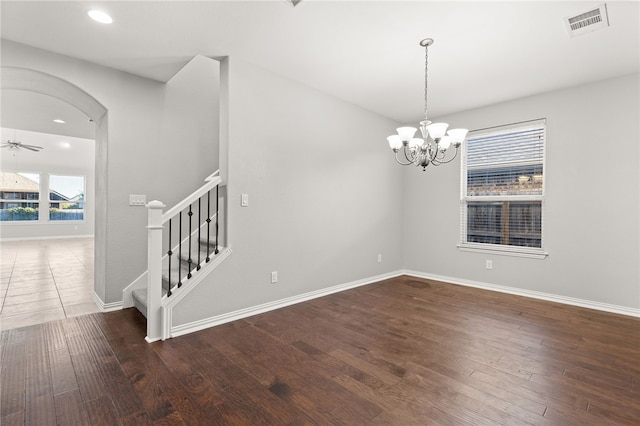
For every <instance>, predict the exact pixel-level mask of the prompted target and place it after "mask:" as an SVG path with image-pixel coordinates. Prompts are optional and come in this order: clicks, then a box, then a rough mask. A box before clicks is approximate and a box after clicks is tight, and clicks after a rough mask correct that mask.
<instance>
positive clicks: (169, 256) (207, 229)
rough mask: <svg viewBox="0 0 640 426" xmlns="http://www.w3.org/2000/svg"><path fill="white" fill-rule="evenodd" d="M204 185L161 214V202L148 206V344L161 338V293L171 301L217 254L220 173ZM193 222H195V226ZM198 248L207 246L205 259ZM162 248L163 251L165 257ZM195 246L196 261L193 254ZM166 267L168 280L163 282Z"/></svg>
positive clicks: (209, 178)
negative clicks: (174, 294)
mask: <svg viewBox="0 0 640 426" xmlns="http://www.w3.org/2000/svg"><path fill="white" fill-rule="evenodd" d="M205 182H206V183H205V184H204V185H203V186H201V187H200V188H198V189H197V190H196V191H194V192H193V193H192V194H191V195H189V196H188V197H186V198H185V199H184V200H182V201H180V202H179V203H178V204H176V205H175V206H173V207H172V208H170V209H169V210H167V211H166V212H164V213H163V212H162V210H163V209H164V208H165V205H164V204H163V203H162V202H160V201H157V200H154V201H151V202H149V203H148V204H147V209H148V225H147V230H148V240H147V244H148V246H147V267H148V269H147V337H146V340H147V341H155V340H158V339H160V338H161V336H162V314H163V310H162V298H163V290H166V297H171V295H172V294H173V292H174V291H176V290H177V289H179V288H180V287H182V285H183V284H185V283H186V282H187V281H188V280H190V279H191V278H192V277H193V276H194V274H196V273H197V272H198V271H200V269H201V268H202V266H204V265H205V264H206V263H208V262H209V261H210V260H211V259H212V257H213V256H215V255H216V254H218V253H219V246H220V220H219V216H220V202H219V199H220V185H221V183H222V179H221V177H220V174H219V171H216V172H214V173H213V174H211V175H210V176H209V177H207V178H206V179H205ZM185 216H186V217H185ZM203 217H204V219H203ZM194 221H195V222H197V225H195V226H194V224H193V223H194ZM176 228H177V230H176ZM165 229H166V232H165ZM176 233H177V239H176V235H175V234H176ZM203 234H204V237H203ZM183 235H184V236H185V237H184V238H183ZM176 240H177V243H175V244H174V242H176ZM201 245H206V250H205V256H204V257H203V256H202V254H201V250H200V246H201ZM163 246H164V247H165V248H166V252H164V253H163ZM194 246H195V251H197V257H196V256H194V253H193V250H194ZM185 256H186V259H184V257H185ZM165 266H166V270H167V271H168V276H167V280H163V269H164V267H165ZM176 266H177V268H175V267H176ZM174 274H175V275H177V277H176V276H174ZM163 287H166V289H165V288H163Z"/></svg>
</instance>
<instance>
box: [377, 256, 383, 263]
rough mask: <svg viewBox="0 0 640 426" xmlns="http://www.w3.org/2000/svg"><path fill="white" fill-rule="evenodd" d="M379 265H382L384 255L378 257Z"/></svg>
mask: <svg viewBox="0 0 640 426" xmlns="http://www.w3.org/2000/svg"><path fill="white" fill-rule="evenodd" d="M378 263H382V255H381V254H379V255H378Z"/></svg>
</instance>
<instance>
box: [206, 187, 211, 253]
mask: <svg viewBox="0 0 640 426" xmlns="http://www.w3.org/2000/svg"><path fill="white" fill-rule="evenodd" d="M210 223H211V190H209V191H207V258H206V259H205V261H206V262H209V261H210V260H211V257H209V253H211V248H210V246H211V232H210V231H209V224H210Z"/></svg>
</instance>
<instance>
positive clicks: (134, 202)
mask: <svg viewBox="0 0 640 426" xmlns="http://www.w3.org/2000/svg"><path fill="white" fill-rule="evenodd" d="M129 205H130V206H146V205H147V196H146V195H135V194H129Z"/></svg>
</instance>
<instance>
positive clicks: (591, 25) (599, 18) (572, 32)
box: [564, 4, 609, 37]
mask: <svg viewBox="0 0 640 426" xmlns="http://www.w3.org/2000/svg"><path fill="white" fill-rule="evenodd" d="M564 23H565V26H566V27H567V31H568V32H569V36H570V37H575V36H579V35H582V34H586V33H590V32H592V31H597V30H601V29H603V28H606V27H608V26H609V16H608V15H607V5H606V4H603V5H600V7H597V8H595V9H592V10H589V11H587V12H583V13H581V14H579V15H576V16H572V17H570V18H565V20H564Z"/></svg>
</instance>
